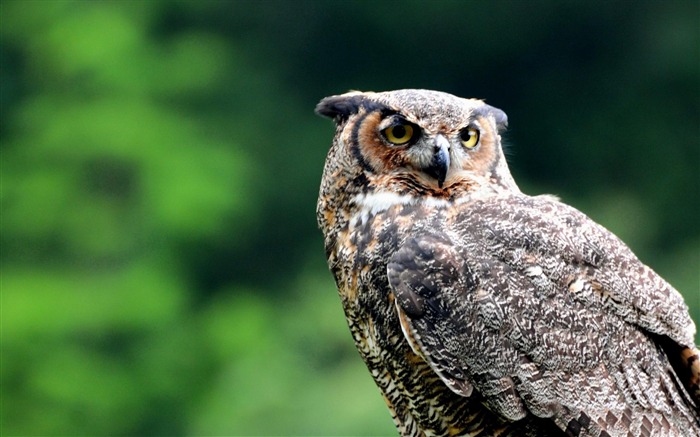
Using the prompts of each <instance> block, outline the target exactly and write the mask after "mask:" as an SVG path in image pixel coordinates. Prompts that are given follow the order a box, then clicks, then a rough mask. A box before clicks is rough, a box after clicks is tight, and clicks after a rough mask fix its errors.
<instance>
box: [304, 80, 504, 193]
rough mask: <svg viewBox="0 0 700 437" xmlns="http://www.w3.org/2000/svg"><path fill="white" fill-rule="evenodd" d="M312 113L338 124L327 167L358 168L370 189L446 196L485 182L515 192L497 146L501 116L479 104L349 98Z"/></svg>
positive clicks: (417, 96) (433, 96)
mask: <svg viewBox="0 0 700 437" xmlns="http://www.w3.org/2000/svg"><path fill="white" fill-rule="evenodd" d="M316 111H317V112H318V113H319V114H321V115H324V116H327V117H331V118H333V119H334V120H335V121H336V123H337V124H338V134H337V136H336V141H335V142H334V148H335V149H336V150H331V155H335V156H329V160H330V159H333V160H336V162H349V163H350V165H351V166H356V168H357V169H361V172H362V174H363V176H364V177H366V178H367V180H368V181H369V182H370V184H373V186H374V187H375V188H376V187H385V188H390V189H391V190H393V191H395V192H401V193H406V192H410V191H416V190H417V191H420V194H422V195H425V194H428V195H433V196H437V197H451V196H454V195H455V193H458V192H459V193H461V192H463V191H464V190H466V189H468V188H469V187H470V186H471V187H473V186H474V185H475V184H476V185H485V182H489V184H491V183H493V182H494V181H495V182H497V183H500V184H501V185H503V184H505V185H509V184H512V185H513V186H514V183H512V178H510V173H509V172H508V169H507V167H505V159H504V158H503V153H502V150H501V146H500V136H499V131H501V130H503V129H505V127H506V124H507V117H506V115H505V113H504V112H503V111H501V110H500V109H497V108H494V107H492V106H489V105H486V104H485V103H484V102H482V101H480V100H475V99H461V98H458V97H455V96H452V95H450V94H445V93H441V92H436V91H426V90H400V91H391V92H384V93H362V92H351V93H347V94H343V95H339V96H332V97H328V98H326V99H323V100H322V101H321V102H320V103H319V105H318V106H317V108H316Z"/></svg>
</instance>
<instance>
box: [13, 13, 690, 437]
mask: <svg viewBox="0 0 700 437" xmlns="http://www.w3.org/2000/svg"><path fill="white" fill-rule="evenodd" d="M699 9H700V6H699V4H698V3H697V2H696V1H693V0H688V1H674V2H654V1H651V2H637V3H635V5H634V7H629V4H627V3H624V2H623V3H620V2H558V1H555V0H551V1H545V0H540V1H536V2H521V1H495V2H488V3H485V2H484V3H472V2H469V3H465V2H458V1H437V2H429V3H425V2H418V1H409V2H401V3H399V2H391V1H386V2H325V1H294V2H291V1H231V2H221V1H199V2H197V1H170V2H165V1H101V2H87V1H69V2H66V1H31V0H4V1H2V3H0V20H1V23H0V24H1V26H0V37H1V40H0V62H1V65H0V74H1V77H0V92H1V97H2V98H1V100H0V111H1V116H2V117H1V120H0V140H1V141H2V157H1V159H0V170H1V175H2V184H1V187H0V188H1V192H0V202H1V207H2V220H1V223H0V226H1V227H0V231H1V235H0V243H1V245H2V263H1V267H2V282H1V286H2V290H1V292H2V301H1V303H2V372H1V374H0V378H1V379H0V382H1V383H2V392H1V395H2V417H1V420H2V423H1V425H2V434H3V435H8V436H11V435H16V436H20V435H241V434H245V435H270V434H276V435H285V434H295V435H348V434H393V433H394V429H393V425H392V424H391V420H390V417H389V414H388V411H387V410H386V408H385V407H384V405H383V401H382V400H381V397H380V396H379V394H378V390H377V389H376V388H375V387H374V384H373V383H372V381H371V379H370V377H369V375H368V373H367V372H366V370H365V369H364V365H363V364H362V362H361V360H360V359H359V358H358V357H357V353H356V352H355V350H354V346H353V345H352V342H351V339H350V336H349V335H348V333H347V328H346V326H345V321H344V318H343V314H342V310H341V308H340V303H339V301H338V298H337V296H336V294H335V292H334V285H333V283H332V279H331V277H330V274H329V273H328V272H327V271H326V267H325V261H324V259H323V249H322V244H321V238H320V234H319V232H318V231H317V230H316V225H315V216H314V209H315V198H316V194H317V189H318V183H319V179H320V173H321V169H322V165H323V159H324V154H325V151H326V150H327V147H328V145H329V143H330V139H331V136H332V126H331V123H330V122H328V121H324V120H320V119H317V118H315V117H314V115H313V113H312V110H313V107H314V105H315V103H316V101H317V100H318V99H320V98H321V97H323V96H326V95H329V94H334V93H340V92H343V91H345V90H347V89H350V88H355V89H375V90H382V89H392V88H403V87H424V88H435V89H441V90H444V91H448V92H452V93H455V94H458V95H462V96H474V97H481V98H488V101H489V103H491V104H493V105H495V106H498V107H501V108H503V109H505V110H506V112H508V114H509V116H510V120H511V122H510V126H511V129H510V131H509V133H508V142H509V143H510V144H512V146H511V147H509V150H508V152H509V154H510V155H511V156H510V160H511V163H512V168H513V171H514V173H515V175H516V179H517V180H518V181H519V182H520V184H521V185H522V186H523V188H524V190H525V191H526V192H529V193H533V194H534V193H540V192H554V193H556V194H558V195H560V196H561V197H562V198H563V199H564V200H565V201H567V202H568V203H572V204H574V205H576V206H578V207H579V208H580V209H582V210H583V211H585V212H586V213H588V214H589V215H591V216H592V217H593V218H594V219H596V220H597V221H599V222H601V223H603V224H604V225H606V226H607V227H609V228H610V229H611V230H613V231H614V232H615V233H617V234H618V235H619V236H620V237H621V238H623V240H625V241H626V242H627V243H628V244H629V245H630V246H631V247H632V248H633V249H634V250H635V251H636V252H637V254H638V255H639V256H640V257H641V258H642V260H644V261H645V262H647V263H648V264H650V265H651V266H653V267H654V268H655V269H656V270H657V271H658V272H660V273H661V274H662V275H663V276H664V277H666V278H667V279H668V280H669V281H670V282H671V283H672V284H674V285H675V286H676V287H677V288H678V289H679V290H681V292H682V293H684V295H685V298H686V301H687V302H688V304H689V305H690V306H691V311H692V313H693V316H694V318H695V320H700V284H699V282H700V278H699V277H698V271H700V227H698V222H697V217H698V216H699V215H700V178H699V176H698V175H699V174H700V147H699V143H698V138H699V137H700V80H699V78H700V35H699V33H700V29H699V28H698V26H697V22H698V21H699V19H700V11H699Z"/></svg>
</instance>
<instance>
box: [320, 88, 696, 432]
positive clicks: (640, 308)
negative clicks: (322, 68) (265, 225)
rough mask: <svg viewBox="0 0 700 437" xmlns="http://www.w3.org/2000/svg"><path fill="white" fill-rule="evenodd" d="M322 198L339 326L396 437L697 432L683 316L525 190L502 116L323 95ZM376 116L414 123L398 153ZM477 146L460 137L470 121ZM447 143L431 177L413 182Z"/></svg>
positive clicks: (604, 235)
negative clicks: (515, 176)
mask: <svg viewBox="0 0 700 437" xmlns="http://www.w3.org/2000/svg"><path fill="white" fill-rule="evenodd" d="M317 111H318V112H319V113H320V114H322V115H326V116H329V117H332V118H334V119H335V121H336V123H337V130H336V136H335V139H334V142H333V146H332V147H331V150H330V152H329V155H328V159H327V161H326V167H325V169H324V175H323V180H322V185H321V191H320V195H319V203H318V220H319V225H320V227H321V229H322V231H323V234H324V242H325V247H326V254H327V257H328V263H329V267H330V269H331V272H332V273H333V275H334V277H335V279H336V283H337V286H338V291H339V294H340V297H341V301H342V304H343V308H344V310H345V315H346V318H347V321H348V324H349V327H350V332H351V334H352V336H353V339H354V340H355V344H356V345H357V348H358V350H359V352H360V355H361V356H362V358H363V359H364V361H365V363H366V364H367V367H368V369H369V371H370V373H371V375H372V377H373V378H374V380H375V382H376V383H377V385H378V386H379V388H380V390H381V392H382V395H383V397H384V399H385V401H386V403H387V405H388V406H389V410H390V412H391V414H392V417H393V419H394V422H395V424H396V426H397V429H398V431H399V433H400V434H401V435H404V436H433V435H434V436H456V435H474V436H477V435H478V436H491V435H503V436H505V435H513V436H516V435H518V436H547V435H581V436H603V435H608V436H657V435H658V436H683V435H687V436H700V413H699V409H698V403H699V402H700V396H699V394H698V386H697V385H698V377H699V376H698V375H699V373H700V369H699V367H700V361H699V360H698V351H697V349H696V348H695V346H694V345H693V336H694V334H695V326H694V324H693V322H692V320H691V319H690V317H689V315H688V310H687V307H686V305H685V303H684V302H683V300H682V298H681V296H680V294H679V293H678V292H677V291H676V290H674V289H673V288H672V287H671V286H670V285H669V284H668V283H666V282H665V281H664V280H663V279H662V278H660V277H659V276H658V275H657V274H656V273H654V272H653V271H652V270H651V269H650V268H649V267H647V266H645V265H643V264H642V263H641V262H640V261H639V260H638V259H637V258H636V257H635V255H634V254H633V253H632V252H631V251H630V250H629V249H628V248H627V247H626V246H625V245H624V243H623V242H621V241H620V240H619V239H617V238H616V237H615V236H614V235H612V234H611V233H610V232H608V231H607V230H605V229H604V228H602V227H601V226H599V225H597V224H596V223H594V222H593V221H591V220H590V219H589V218H588V217H586V216H585V215H584V214H582V213H581V212H579V211H577V210H575V209H573V208H571V207H569V206H567V205H565V204H563V203H561V202H559V201H558V200H557V199H556V198H553V197H551V196H535V197H531V196H527V195H525V194H522V193H521V192H520V190H519V189H518V188H517V185H516V184H515V182H514V181H513V180H512V177H511V175H510V172H509V171H508V168H507V165H506V163H505V159H504V158H503V154H502V151H501V147H500V136H499V131H500V130H502V129H504V128H505V124H506V118H505V114H503V113H502V111H500V110H498V109H496V108H492V107H490V106H488V105H486V104H484V103H483V102H481V101H478V100H474V99H459V98H456V97H454V96H451V95H449V94H444V93H439V92H434V91H423V90H402V91H396V92H388V93H360V92H353V93H348V94H345V95H341V96H333V97H330V98H327V99H324V100H323V101H322V102H321V103H320V104H319V107H318V108H317ZM387 117H401V118H400V120H403V121H401V122H404V121H405V122H406V123H413V124H414V125H415V126H416V128H417V129H420V132H421V135H420V137H417V138H416V139H415V141H413V142H412V143H411V144H408V145H406V146H402V147H395V145H392V144H389V143H387V142H386V141H385V140H384V139H382V138H381V135H380V129H381V127H382V126H384V125H383V124H382V123H384V122H385V121H384V120H386V118H387ZM468 126H469V127H476V128H478V129H479V130H480V133H481V140H480V143H479V145H478V147H475V148H473V149H470V150H465V149H464V148H461V147H460V144H459V142H458V134H459V132H460V131H461V130H462V129H465V128H466V127H468ZM438 135H442V136H443V137H444V138H447V140H448V141H449V142H450V144H451V147H450V148H449V153H450V160H449V168H448V170H447V175H448V176H447V178H446V180H445V184H444V186H442V187H441V186H439V185H438V184H437V182H436V181H435V180H433V179H431V177H430V176H426V172H425V171H424V170H425V169H424V168H423V167H422V166H424V165H425V162H426V160H425V156H426V154H429V153H431V151H432V150H437V149H436V148H435V149H434V144H436V143H435V142H434V138H435V137H436V136H438Z"/></svg>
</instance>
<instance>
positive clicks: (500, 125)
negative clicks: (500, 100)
mask: <svg viewBox="0 0 700 437" xmlns="http://www.w3.org/2000/svg"><path fill="white" fill-rule="evenodd" d="M477 111H478V112H480V113H482V114H484V115H486V116H492V117H493V118H494V120H496V128H497V129H498V132H499V133H501V132H503V131H505V130H506V128H507V127H508V116H507V115H506V113H505V112H503V111H502V110H500V109H498V108H495V107H493V106H490V105H484V106H482V107H480V108H479V109H478V110H477Z"/></svg>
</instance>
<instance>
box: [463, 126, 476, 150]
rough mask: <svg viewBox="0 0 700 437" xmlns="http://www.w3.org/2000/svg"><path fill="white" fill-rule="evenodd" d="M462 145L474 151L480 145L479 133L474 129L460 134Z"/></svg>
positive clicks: (471, 128) (465, 130)
mask: <svg viewBox="0 0 700 437" xmlns="http://www.w3.org/2000/svg"><path fill="white" fill-rule="evenodd" d="M459 139H460V140H462V145H463V146H464V147H466V148H467V149H473V148H474V147H475V146H476V145H477V144H478V143H479V131H478V130H477V129H474V128H473V127H470V128H467V129H464V130H463V131H462V132H461V133H460V134H459Z"/></svg>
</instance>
